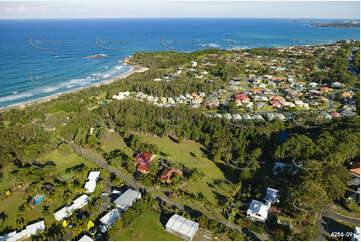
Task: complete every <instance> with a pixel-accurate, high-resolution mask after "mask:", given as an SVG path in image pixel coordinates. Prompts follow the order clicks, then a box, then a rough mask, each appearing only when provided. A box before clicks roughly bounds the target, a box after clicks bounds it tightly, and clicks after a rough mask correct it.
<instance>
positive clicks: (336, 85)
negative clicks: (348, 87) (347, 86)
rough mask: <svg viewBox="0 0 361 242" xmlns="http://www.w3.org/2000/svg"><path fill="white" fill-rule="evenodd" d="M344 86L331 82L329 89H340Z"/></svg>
mask: <svg viewBox="0 0 361 242" xmlns="http://www.w3.org/2000/svg"><path fill="white" fill-rule="evenodd" d="M343 86H344V84H342V83H340V82H333V83H331V87H332V88H337V89H338V88H342V87H343Z"/></svg>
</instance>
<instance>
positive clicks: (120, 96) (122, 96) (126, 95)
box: [112, 91, 130, 100]
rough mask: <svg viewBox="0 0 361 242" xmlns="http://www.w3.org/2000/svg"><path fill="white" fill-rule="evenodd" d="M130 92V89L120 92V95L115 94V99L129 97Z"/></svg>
mask: <svg viewBox="0 0 361 242" xmlns="http://www.w3.org/2000/svg"><path fill="white" fill-rule="evenodd" d="M129 94H130V93H129V92H128V91H126V92H120V93H118V95H113V97H112V98H113V99H116V100H122V99H124V98H127V97H129Z"/></svg>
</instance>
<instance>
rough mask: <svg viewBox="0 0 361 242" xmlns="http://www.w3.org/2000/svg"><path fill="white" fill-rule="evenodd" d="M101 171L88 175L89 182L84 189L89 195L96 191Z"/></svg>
mask: <svg viewBox="0 0 361 242" xmlns="http://www.w3.org/2000/svg"><path fill="white" fill-rule="evenodd" d="M99 174H100V171H91V172H90V173H89V175H88V181H87V182H86V183H85V185H84V188H85V190H86V191H87V192H88V193H92V192H94V190H95V187H96V185H97V181H98V179H99Z"/></svg>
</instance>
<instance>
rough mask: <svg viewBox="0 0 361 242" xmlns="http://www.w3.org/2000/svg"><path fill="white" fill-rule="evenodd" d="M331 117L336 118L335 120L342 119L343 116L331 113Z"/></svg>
mask: <svg viewBox="0 0 361 242" xmlns="http://www.w3.org/2000/svg"><path fill="white" fill-rule="evenodd" d="M331 116H332V117H334V118H341V117H342V116H341V114H339V113H338V112H332V113H331Z"/></svg>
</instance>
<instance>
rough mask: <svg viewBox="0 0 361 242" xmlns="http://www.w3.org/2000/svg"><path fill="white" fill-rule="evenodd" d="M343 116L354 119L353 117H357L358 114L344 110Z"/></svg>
mask: <svg viewBox="0 0 361 242" xmlns="http://www.w3.org/2000/svg"><path fill="white" fill-rule="evenodd" d="M341 115H342V116H345V117H352V116H355V115H356V113H354V112H352V111H349V110H342V111H341Z"/></svg>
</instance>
